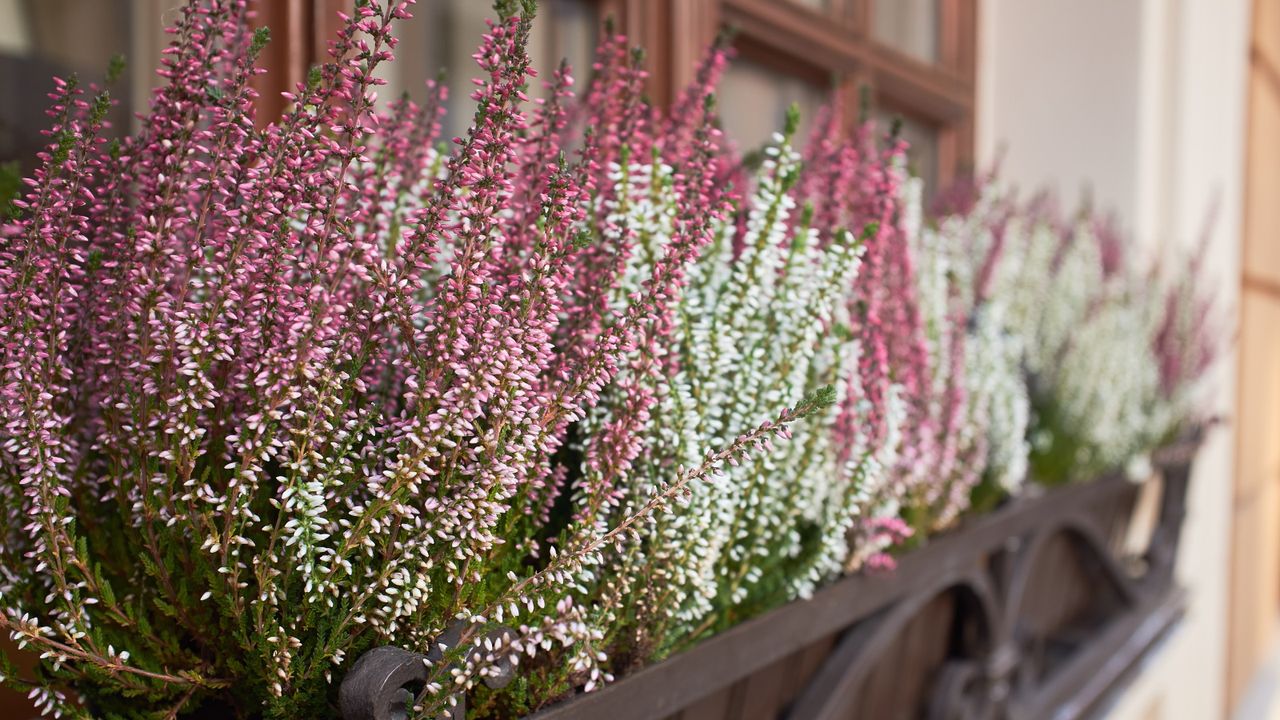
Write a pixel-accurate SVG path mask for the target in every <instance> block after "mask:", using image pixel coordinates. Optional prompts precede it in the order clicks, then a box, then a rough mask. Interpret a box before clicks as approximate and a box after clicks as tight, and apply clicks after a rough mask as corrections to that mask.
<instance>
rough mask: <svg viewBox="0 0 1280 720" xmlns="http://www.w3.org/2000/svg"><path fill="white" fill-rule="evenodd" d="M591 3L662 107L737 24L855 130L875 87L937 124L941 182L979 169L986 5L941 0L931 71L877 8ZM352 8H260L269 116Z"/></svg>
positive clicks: (742, 39)
mask: <svg viewBox="0 0 1280 720" xmlns="http://www.w3.org/2000/svg"><path fill="white" fill-rule="evenodd" d="M479 1H481V0H477V2H479ZM592 1H593V2H594V3H595V4H596V5H597V6H598V7H599V11H600V17H601V18H605V17H610V18H613V19H614V22H615V23H616V24H617V26H618V27H619V29H620V30H621V31H622V32H624V33H626V34H627V36H628V37H629V38H630V39H631V41H632V42H633V43H635V44H637V45H639V46H641V47H644V48H645V49H646V50H647V51H648V62H649V95H650V97H651V98H652V99H653V100H654V101H655V102H657V103H660V104H667V103H669V102H671V100H672V99H673V98H674V97H675V95H676V94H677V93H678V92H679V89H680V88H682V87H684V86H685V85H687V84H688V83H689V82H690V81H691V80H692V77H693V73H694V69H695V67H696V66H697V63H698V60H699V59H700V58H701V57H702V54H703V52H704V50H705V48H706V47H707V45H708V44H709V43H711V42H712V41H713V40H714V39H715V37H716V35H717V34H718V33H719V32H720V31H721V29H722V28H726V27H728V28H733V29H734V30H735V33H736V34H735V40H734V42H735V45H736V47H737V49H738V50H739V53H740V55H741V56H742V57H745V58H748V59H751V60H753V61H756V62H759V63H761V64H763V65H766V66H768V67H770V68H772V69H775V70H778V71H780V72H782V73H784V74H788V75H794V76H797V77H802V78H805V79H808V80H809V81H811V82H814V83H815V84H823V83H824V82H826V83H831V84H832V85H833V87H834V88H835V92H836V98H837V101H838V102H840V103H842V104H844V106H845V109H846V112H845V117H847V118H850V121H851V122H854V121H856V119H857V118H858V117H859V116H860V114H861V108H860V107H859V106H860V103H861V97H862V96H863V88H869V89H870V91H871V96H872V97H873V98H874V99H875V102H876V103H877V104H879V105H883V106H885V107H887V108H890V109H892V110H894V111H896V112H902V113H904V114H907V115H909V116H911V117H912V118H913V119H916V120H918V121H921V122H924V123H926V124H928V125H929V126H930V127H933V128H935V129H936V130H937V133H938V149H937V153H938V157H937V172H938V177H937V178H936V180H937V182H938V183H939V184H940V185H946V184H948V183H950V182H952V181H953V180H955V179H956V178H957V177H958V176H961V175H963V174H965V173H971V172H972V171H973V166H974V111H975V104H976V102H975V95H976V82H975V77H976V65H977V62H976V56H977V13H978V7H977V4H978V2H979V0H937V1H938V4H939V18H938V27H939V36H938V53H937V55H938V60H937V62H935V63H929V62H925V61H922V60H920V59H917V58H914V57H911V56H909V55H907V54H905V53H903V52H901V51H898V50H895V49H894V48H892V47H889V46H887V45H885V44H883V43H881V42H878V41H876V40H875V39H874V38H873V37H872V27H873V18H872V13H873V12H874V7H873V5H874V2H873V0H827V7H826V9H825V10H819V9H814V8H811V7H808V6H806V5H802V4H800V3H798V2H795V1H794V0H592ZM350 2H351V0H254V4H255V6H256V9H257V11H258V16H259V22H262V23H265V24H267V25H269V26H270V27H271V28H272V30H273V33H274V35H275V38H274V39H273V42H272V43H271V45H270V46H268V48H267V50H266V52H265V54H264V57H263V64H264V66H265V67H267V69H268V73H267V75H265V76H262V77H261V78H260V84H259V88H260V92H261V93H262V96H263V108H264V111H265V112H263V116H265V117H273V116H275V115H276V114H277V113H278V112H279V110H280V109H281V108H282V107H283V100H282V99H281V98H280V91H281V90H285V89H291V88H292V87H293V85H294V84H295V83H297V82H300V81H301V80H302V79H303V78H304V77H305V76H306V72H307V68H308V67H309V66H310V65H311V64H312V63H314V62H317V61H319V60H321V59H323V57H324V54H325V48H326V42H327V40H328V39H329V38H330V37H332V35H333V33H334V32H335V31H336V20H337V19H336V12H337V11H338V10H340V9H343V8H349V5H350Z"/></svg>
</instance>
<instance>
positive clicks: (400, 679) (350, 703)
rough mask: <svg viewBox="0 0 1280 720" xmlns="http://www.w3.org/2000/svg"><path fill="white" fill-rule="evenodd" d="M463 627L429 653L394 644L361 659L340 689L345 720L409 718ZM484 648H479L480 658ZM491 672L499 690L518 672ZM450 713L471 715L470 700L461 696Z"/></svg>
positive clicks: (502, 632) (508, 668)
mask: <svg viewBox="0 0 1280 720" xmlns="http://www.w3.org/2000/svg"><path fill="white" fill-rule="evenodd" d="M462 628H463V626H462V625H461V624H460V623H459V624H455V625H453V626H451V627H450V628H449V629H448V630H446V631H445V632H444V633H443V634H442V635H441V636H440V637H439V638H437V639H436V643H435V644H434V645H432V646H431V648H430V650H429V651H428V652H427V654H425V655H423V654H421V653H415V652H410V651H408V650H405V649H403V648H398V647H393V646H382V647H376V648H373V649H372V650H369V651H368V652H366V653H365V654H363V655H361V656H360V657H359V658H357V659H356V662H355V664H354V665H352V666H351V669H350V670H349V671H347V675H346V677H344V678H343V679H342V685H341V686H340V687H339V689H338V706H339V709H340V710H341V711H342V717H343V720H408V718H409V708H411V707H412V706H413V703H414V701H415V700H416V699H417V696H418V693H419V692H420V691H421V687H422V686H423V685H424V684H426V682H427V679H428V677H429V673H430V669H431V667H433V666H435V665H436V664H438V663H440V662H441V661H443V660H444V657H445V652H446V651H447V650H448V649H451V648H453V647H454V646H455V645H456V644H457V643H458V642H459V640H460V638H461V637H462ZM514 634H515V633H514V631H512V630H510V629H508V628H505V627H500V628H497V629H495V630H493V631H492V632H490V633H489V634H488V636H487V637H488V638H490V639H493V640H498V639H501V638H502V637H503V636H514ZM480 652H481V651H480V650H479V649H476V650H473V651H472V653H473V654H478V653H480ZM494 670H495V671H494V672H492V673H489V674H486V675H485V677H484V683H485V685H488V686H489V687H491V688H494V689H499V688H503V687H506V686H507V684H508V683H510V682H511V680H512V678H514V677H515V668H514V667H512V665H511V663H510V662H509V661H508V660H506V659H502V660H500V661H499V662H498V663H497V665H495V666H494ZM453 699H454V704H453V707H452V708H451V709H450V711H449V717H450V720H463V719H464V718H465V717H466V716H467V699H466V695H464V694H463V693H456V694H455V695H454V697H453Z"/></svg>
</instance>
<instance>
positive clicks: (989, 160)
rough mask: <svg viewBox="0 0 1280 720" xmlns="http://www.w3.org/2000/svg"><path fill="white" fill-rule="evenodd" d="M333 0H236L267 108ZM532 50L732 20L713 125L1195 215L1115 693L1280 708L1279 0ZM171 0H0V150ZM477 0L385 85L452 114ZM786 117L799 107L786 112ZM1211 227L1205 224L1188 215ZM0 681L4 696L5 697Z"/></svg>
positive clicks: (1161, 237)
mask: <svg viewBox="0 0 1280 720" xmlns="http://www.w3.org/2000/svg"><path fill="white" fill-rule="evenodd" d="M346 4H347V0H256V5H257V11H258V21H259V22H261V23H263V24H266V25H269V26H270V27H271V29H272V37H273V40H272V43H271V45H270V46H269V47H268V48H267V50H266V52H265V53H264V57H263V64H264V66H265V67H266V68H267V69H268V73H267V74H266V75H264V76H263V77H262V78H260V82H261V87H260V89H261V91H262V92H263V98H262V116H263V118H264V119H265V118H268V117H270V116H271V115H272V114H273V113H276V112H278V111H279V109H280V107H281V106H282V103H283V101H282V100H281V99H280V98H279V95H278V93H279V91H281V90H283V89H286V88H289V87H291V86H292V84H293V83H294V82H297V81H299V80H300V79H302V78H303V77H304V76H305V74H306V71H307V69H308V67H309V66H310V65H311V64H312V63H313V62H315V61H316V60H318V59H319V58H320V57H321V56H322V55H323V52H324V48H325V43H326V41H327V39H328V38H329V37H331V36H332V34H333V32H334V31H335V29H336V12H337V11H338V10H340V9H342V8H343V7H344V6H345V5H346ZM540 4H541V6H542V7H541V11H540V17H539V21H538V23H537V24H536V26H535V31H534V35H533V38H532V41H531V42H532V53H533V56H534V62H535V66H536V67H538V68H539V69H540V70H542V71H543V72H544V74H547V73H549V72H550V71H551V70H553V69H554V68H555V66H556V64H557V63H558V62H559V60H560V58H562V57H563V58H568V59H569V61H570V62H571V63H572V65H573V66H574V67H575V68H576V69H577V70H578V72H577V75H578V76H579V77H580V78H585V77H586V76H587V74H588V70H587V68H588V67H589V64H590V57H591V51H592V48H593V46H594V43H595V39H596V37H597V34H598V32H599V28H600V27H601V23H602V22H603V19H604V18H606V17H609V18H612V19H613V20H614V22H615V24H616V25H618V26H619V27H620V28H621V29H622V30H623V31H624V32H625V33H626V34H627V35H628V36H629V37H630V38H631V39H632V40H633V41H634V42H635V43H636V44H639V45H641V46H643V47H644V48H645V49H646V50H647V52H648V63H649V69H650V71H651V73H652V74H651V77H650V86H649V95H650V97H651V99H652V100H653V101H654V102H657V103H666V102H669V101H670V100H671V98H672V97H673V96H674V94H675V93H677V92H678V91H679V89H680V88H681V87H683V86H684V84H685V83H687V82H688V81H689V80H690V78H691V77H692V73H693V69H694V66H695V64H696V62H697V60H698V59H699V57H700V56H701V54H702V52H703V49H704V48H705V47H706V45H707V44H708V43H709V42H711V41H712V40H713V39H714V38H715V37H716V36H717V34H718V33H720V32H721V31H722V30H723V29H724V28H733V29H734V30H735V31H736V34H735V35H734V40H733V43H734V45H735V47H736V49H737V60H736V62H735V63H734V64H733V65H732V67H731V69H730V70H729V72H728V74H727V76H726V77H725V79H724V82H723V84H722V87H721V92H720V109H721V113H722V115H723V121H724V124H725V129H726V131H727V132H728V134H729V135H730V136H731V137H732V138H733V139H734V140H735V141H737V142H738V143H739V144H740V145H741V146H742V147H744V148H750V147H754V146H756V145H758V144H760V143H761V142H763V141H764V140H765V139H766V138H767V137H768V135H769V134H770V133H771V132H772V131H774V130H775V129H777V128H779V127H781V125H782V121H783V116H784V113H785V111H786V108H787V107H788V106H789V105H790V104H791V103H797V104H798V105H799V106H800V108H801V110H802V111H803V113H804V116H805V117H807V118H812V117H813V116H814V113H815V112H816V110H817V108H818V107H819V106H820V105H822V104H823V103H824V102H826V101H827V99H828V98H833V99H834V101H835V102H838V103H841V104H842V105H844V106H845V109H846V113H845V114H846V117H848V118H850V119H851V121H850V122H851V127H850V129H851V130H852V123H853V122H856V119H857V118H859V117H863V116H870V117H875V118H879V119H881V120H886V121H887V120H888V119H889V118H900V120H901V122H902V127H903V135H904V137H905V138H906V139H907V140H908V141H910V143H911V151H910V162H911V166H912V169H913V171H914V172H916V173H917V174H919V175H920V176H921V177H923V178H924V179H925V182H926V184H927V187H928V191H927V192H929V193H932V192H936V190H937V189H938V188H939V187H945V186H946V185H947V184H948V183H951V182H952V181H954V180H956V179H957V178H961V177H965V176H969V175H971V174H973V173H974V171H975V170H977V171H985V170H987V169H990V168H993V167H996V166H998V169H999V177H1000V179H1001V180H1002V181H1003V182H1004V183H1006V184H1011V185H1014V186H1016V187H1019V188H1021V190H1022V193H1023V194H1024V195H1026V196H1029V195H1030V194H1032V193H1034V192H1035V191H1037V190H1039V189H1042V188H1050V189H1053V190H1055V191H1056V192H1057V193H1058V194H1059V197H1060V199H1061V200H1062V201H1063V203H1064V205H1065V206H1066V207H1072V206H1074V205H1076V204H1077V203H1079V202H1084V201H1088V202H1091V203H1093V204H1094V205H1095V206H1096V207H1098V208H1101V209H1103V210H1110V211H1113V212H1114V213H1116V215H1117V217H1118V218H1119V219H1120V221H1121V223H1122V225H1123V226H1124V228H1125V229H1126V231H1127V234H1128V236H1129V237H1130V238H1131V239H1132V242H1134V243H1138V244H1140V245H1141V246H1142V247H1143V248H1144V250H1145V251H1146V252H1147V253H1148V254H1149V255H1150V256H1152V257H1155V258H1158V257H1160V256H1161V255H1163V254H1165V253H1166V252H1167V251H1169V250H1171V249H1173V248H1176V247H1191V246H1193V245H1194V244H1195V243H1196V242H1197V241H1199V239H1200V238H1201V237H1202V235H1203V234H1204V233H1205V232H1207V233H1208V243H1209V248H1210V250H1209V258H1210V265H1211V267H1210V270H1211V274H1212V278H1213V282H1215V283H1217V284H1218V286H1219V296H1220V297H1221V298H1222V303H1223V305H1224V306H1225V307H1226V308H1227V313H1226V316H1227V317H1229V318H1230V319H1231V320H1232V321H1233V322H1236V323H1238V330H1237V329H1236V328H1235V327H1233V328H1228V329H1227V330H1226V331H1225V332H1224V335H1225V336H1226V337H1228V338H1229V339H1230V341H1231V343H1232V347H1231V349H1230V351H1229V352H1228V353H1227V355H1226V357H1227V360H1226V361H1225V362H1223V363H1220V364H1219V366H1218V368H1217V370H1216V377H1215V378H1214V379H1213V387H1214V390H1215V398H1216V406H1217V410H1218V412H1220V413H1221V414H1222V415H1223V416H1224V417H1228V418H1229V419H1230V420H1229V422H1228V423H1227V424H1226V425H1225V427H1224V428H1222V429H1220V430H1218V431H1217V432H1215V433H1213V434H1212V435H1211V439H1210V442H1209V446H1208V447H1207V448H1206V449H1205V451H1204V453H1203V454H1202V455H1201V459H1200V461H1199V462H1198V467H1197V474H1198V477H1197V479H1196V480H1195V481H1194V483H1193V485H1192V497H1191V498H1190V501H1189V505H1190V515H1189V517H1188V520H1187V523H1188V525H1187V528H1186V531H1185V532H1186V534H1185V535H1184V538H1185V540H1184V545H1183V547H1184V550H1183V553H1182V555H1183V556H1182V558H1181V567H1180V575H1181V578H1182V581H1183V583H1184V584H1185V585H1186V586H1187V588H1188V590H1189V594H1190V599H1189V610H1188V613H1187V616H1186V618H1185V619H1184V621H1183V622H1182V624H1181V625H1180V626H1179V627H1178V629H1177V630H1176V631H1175V632H1174V633H1173V634H1172V635H1171V636H1170V637H1169V638H1168V639H1167V640H1166V641H1165V645H1164V647H1163V648H1162V649H1161V650H1160V651H1158V652H1157V653H1156V654H1155V655H1154V656H1153V658H1152V659H1151V660H1150V661H1149V662H1148V663H1147V665H1146V666H1145V667H1144V668H1143V669H1142V672H1141V674H1140V675H1139V676H1138V677H1137V678H1136V679H1135V681H1134V682H1133V684H1132V685H1131V686H1130V689H1129V690H1128V691H1127V692H1126V693H1125V695H1124V696H1123V697H1121V698H1120V699H1119V701H1118V702H1117V703H1116V704H1115V705H1114V706H1113V707H1112V709H1111V711H1110V715H1109V716H1110V717H1115V718H1125V719H1127V718H1134V719H1136V720H1165V719H1167V720H1206V719H1212V718H1233V717H1237V718H1242V719H1244V720H1252V719H1254V718H1280V703H1277V696H1278V695H1280V693H1277V691H1276V687H1277V685H1278V684H1280V681H1278V678H1280V660H1277V659H1276V658H1277V657H1280V650H1278V649H1277V648H1280V642H1277V638H1278V637H1280V623H1278V622H1277V620H1278V619H1280V0H541V2H540ZM180 7H181V2H180V0H0V162H3V163H9V164H10V167H11V168H14V167H16V168H21V169H22V170H23V171H26V170H29V169H30V168H31V164H32V163H33V161H34V156H35V153H36V152H37V150H38V149H39V146H40V145H41V136H40V134H39V131H40V129H41V128H43V127H44V125H45V116H44V114H43V111H44V108H45V104H46V98H45V94H46V93H47V92H48V91H49V90H50V88H51V87H52V83H51V81H50V77H51V76H52V75H54V74H61V75H65V74H67V73H71V72H75V73H78V74H80V76H81V77H83V78H87V79H93V78H99V77H101V76H102V75H103V73H104V72H105V69H106V67H107V62H108V59H109V58H110V57H111V56H112V55H114V54H116V53H123V54H124V55H126V56H127V58H128V68H129V69H128V71H127V72H126V74H125V77H124V78H123V81H122V82H123V87H122V88H121V90H119V91H117V92H116V95H117V97H120V98H121V104H120V106H119V107H118V108H117V110H116V111H115V114H114V115H113V121H114V124H115V125H116V128H117V131H127V130H129V128H130V126H131V125H132V123H133V122H134V121H133V119H132V115H133V113H134V112H136V111H138V110H140V109H143V108H145V105H146V101H147V96H148V93H149V91H150V89H151V88H152V87H153V85H154V82H155V76H154V75H153V73H152V69H153V68H154V67H155V66H156V65H157V63H158V60H159V54H160V51H161V49H162V48H163V47H164V43H165V39H164V35H163V28H164V27H165V26H166V25H168V24H170V23H171V22H172V21H173V20H174V19H175V18H176V16H177V13H178V11H179V10H178V9H179V8H180ZM490 14H491V10H490V7H489V2H487V0H418V7H417V10H416V17H415V18H414V19H413V20H412V21H408V22H405V23H403V24H402V25H401V26H400V28H399V30H398V32H399V34H400V37H401V39H402V42H401V45H400V47H399V49H398V55H399V62H398V63H396V64H395V66H394V67H392V68H390V69H389V70H388V71H387V72H386V73H385V79H386V80H387V81H388V83H389V88H387V89H386V90H387V91H388V92H387V93H386V94H385V96H386V97H393V96H395V95H397V94H399V93H401V92H408V93H410V94H411V95H414V94H417V95H421V93H422V88H423V83H424V81H425V80H426V79H428V78H432V77H435V76H436V74H437V72H438V71H439V70H440V69H441V68H449V69H450V71H451V80H450V85H451V86H452V87H453V88H454V92H453V93H452V99H451V112H450V115H449V118H450V120H448V121H447V123H446V128H445V131H446V134H449V135H452V134H456V133H457V132H458V131H459V129H460V127H461V126H462V125H461V123H463V122H465V120H466V119H467V118H469V116H470V108H469V107H467V105H468V103H469V102H470V101H469V100H467V99H466V95H467V93H468V91H469V87H470V84H469V82H467V78H469V77H470V74H471V72H472V70H473V68H474V63H473V61H472V60H471V58H470V55H471V53H472V52H473V50H474V48H475V46H476V44H477V42H478V40H479V37H480V34H481V32H482V31H483V28H484V19H485V18H486V17H489V16H490ZM802 135H803V128H802ZM1206 228H1207V230H1206ZM11 707H13V708H15V709H11V710H8V711H6V710H5V706H3V705H0V715H3V716H5V717H20V716H21V715H15V713H18V712H20V711H19V710H17V709H16V708H17V707H20V706H19V705H14V706H11Z"/></svg>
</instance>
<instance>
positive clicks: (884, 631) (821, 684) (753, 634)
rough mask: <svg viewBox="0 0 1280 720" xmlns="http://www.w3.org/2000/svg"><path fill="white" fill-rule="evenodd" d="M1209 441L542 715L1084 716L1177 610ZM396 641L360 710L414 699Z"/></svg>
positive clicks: (373, 666) (358, 699) (579, 719)
mask: <svg viewBox="0 0 1280 720" xmlns="http://www.w3.org/2000/svg"><path fill="white" fill-rule="evenodd" d="M1197 446H1198V443H1197V442H1196V441H1188V442H1186V443H1183V444H1179V445H1176V446H1172V447H1169V448H1166V449H1165V450H1163V451H1161V452H1160V453H1158V454H1157V457H1156V466H1157V468H1158V472H1157V473H1156V476H1155V477H1153V478H1152V479H1151V480H1150V481H1147V482H1145V483H1135V482H1132V481H1130V480H1127V479H1125V478H1123V477H1121V476H1119V475H1113V476H1105V477H1102V478H1099V479H1097V480H1095V481H1093V482H1088V483H1080V484H1075V485H1068V486H1064V487H1059V488H1055V489H1053V490H1048V491H1042V492H1038V493H1036V492H1033V493H1030V494H1028V495H1027V496H1025V497H1020V498H1017V499H1014V500H1012V501H1010V502H1008V503H1007V504H1005V505H1004V506H1003V507H1001V508H999V509H998V510H996V511H994V512H992V513H990V514H988V515H986V516H983V517H979V518H975V519H973V520H972V521H970V522H969V523H968V524H966V525H965V526H963V527H962V528H960V529H958V530H956V531H954V532H951V533H948V534H945V535H943V536H940V537H937V538H934V539H931V540H930V541H929V543H928V544H927V545H925V546H924V547H922V548H920V549H918V550H915V551H913V552H910V553H908V554H906V555H905V556H904V557H902V558H901V560H900V562H899V564H898V568H897V570H896V571H894V572H891V573H863V574H858V575H854V576H851V577H847V578H845V579H843V580H840V581H838V582H836V583H835V584H833V585H831V586H829V587H827V588H825V589H823V590H821V591H820V592H818V593H816V594H815V595H814V597H813V598H811V599H809V600H805V601H797V602H793V603H791V604H788V605H786V606H784V607H781V608H778V609H776V610H774V611H772V612H769V613H767V614H765V615H762V616H760V617H758V618H755V619H753V620H750V621H748V622H745V623H743V624H741V625H739V626H737V627H735V628H733V629H732V630H729V631H727V632H725V633H723V634H721V635H718V636H716V637H714V638H712V639H711V640H709V641H707V642H705V643H703V644H701V645H699V646H697V647H695V648H693V649H692V650H689V651H688V652H685V653H682V654H680V655H678V656H676V657H673V658H670V659H668V660H666V661H664V662H662V663H659V664H657V665H654V666H652V667H649V668H646V669H644V670H642V671H640V672H637V673H636V674H634V675H631V676H629V677H626V678H623V679H621V680H619V681H617V682H615V683H614V684H612V685H609V686H608V687H606V688H605V689H603V690H601V691H598V692H594V693H589V694H583V695H579V696H577V697H574V698H572V699H570V700H568V701H566V702H564V703H561V704H559V705H557V706H555V707H552V708H549V709H547V710H544V711H542V712H539V713H537V714H536V715H535V716H533V718H531V719H529V720H597V719H598V718H609V719H610V720H766V719H767V720H772V719H774V718H785V719H787V720H819V719H824V720H825V719H830V720H836V719H837V718H840V719H847V718H869V719H874V720H896V719H902V720H916V719H923V720H971V719H972V720H979V719H986V718H992V719H995V718H1007V719H1009V720H1047V719H1050V718H1052V719H1053V720H1071V719H1073V718H1082V717H1089V716H1090V715H1092V714H1094V713H1096V712H1098V711H1099V710H1100V708H1101V707H1103V706H1104V705H1105V703H1106V700H1107V698H1108V697H1109V696H1110V695H1111V694H1112V692H1113V691H1114V690H1115V689H1116V688H1118V687H1120V686H1122V685H1123V684H1125V683H1126V681H1127V680H1128V678H1129V677H1130V675H1131V674H1132V672H1133V671H1134V669H1135V668H1136V666H1137V665H1138V664H1139V662H1140V661H1141V660H1142V659H1143V658H1144V657H1145V656H1146V654H1147V653H1148V652H1149V651H1150V650H1151V649H1152V648H1153V647H1154V646H1155V645H1156V644H1157V643H1158V642H1159V641H1160V640H1161V639H1162V638H1163V637H1164V636H1165V634H1166V632H1167V631H1168V630H1169V629H1170V628H1171V627H1172V626H1173V625H1174V624H1175V623H1176V622H1177V620H1178V619H1179V618H1180V617H1181V615H1182V612H1183V607H1184V595H1183V593H1182V591H1181V590H1180V589H1179V588H1178V587H1177V586H1176V584H1175V583H1174V577H1173V569H1174V561H1175V560H1176V558H1177V549H1178V540H1179V536H1180V535H1181V528H1182V521H1183V518H1184V516H1185V514H1186V513H1185V510H1186V504H1185V502H1186V493H1187V483H1188V479H1189V474H1190V469H1191V463H1192V460H1193V458H1194V455H1195V451H1196V448H1197ZM388 650H390V649H386V648H380V649H378V650H376V651H374V652H378V653H383V655H382V657H381V659H380V660H379V659H377V657H376V656H374V657H369V656H366V657H369V660H367V661H366V657H362V658H361V662H360V663H358V664H357V666H356V667H355V668H353V670H352V672H350V673H348V676H347V679H346V680H345V681H344V683H343V684H344V687H343V694H344V702H343V708H344V712H345V714H346V718H347V720H358V719H359V720H364V719H366V718H368V719H372V718H377V719H378V720H382V719H384V718H385V719H388V720H389V719H391V718H395V717H396V712H395V710H394V707H395V706H396V705H397V704H398V705H399V707H401V708H402V707H403V704H402V703H403V700H400V701H399V703H397V702H396V699H397V698H403V697H404V694H403V693H404V690H403V689H402V688H403V686H404V685H405V684H411V683H412V682H413V678H406V677H405V672H409V673H413V672H415V670H414V669H413V667H414V666H416V667H417V668H421V663H420V662H418V661H417V658H416V656H413V655H411V654H409V653H404V652H403V651H393V652H391V653H390V654H386V653H387V651H388ZM397 693H399V695H397ZM348 702H350V703H351V704H348Z"/></svg>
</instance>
